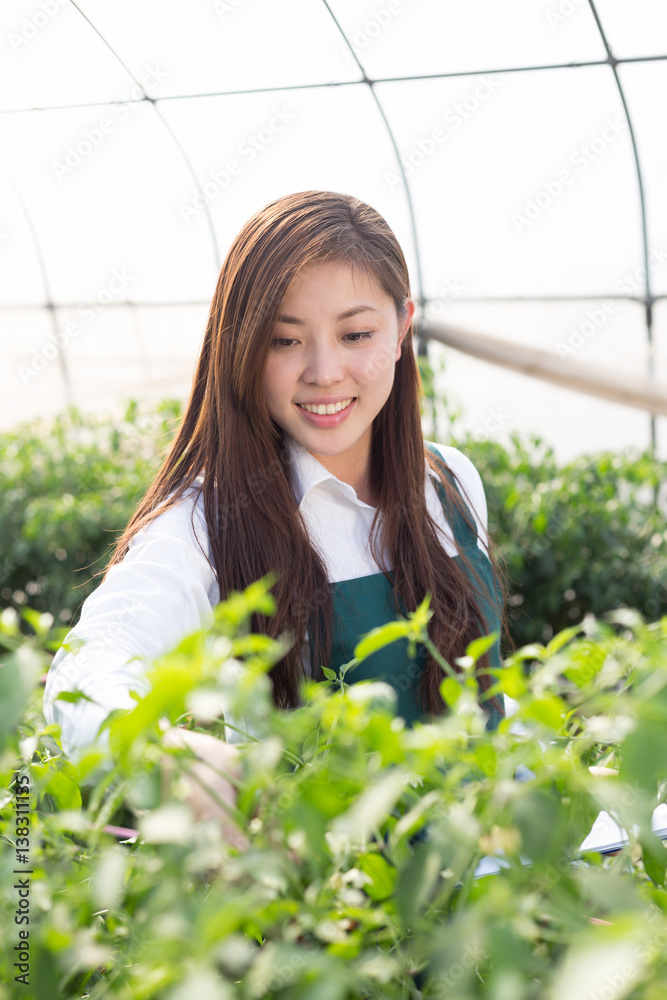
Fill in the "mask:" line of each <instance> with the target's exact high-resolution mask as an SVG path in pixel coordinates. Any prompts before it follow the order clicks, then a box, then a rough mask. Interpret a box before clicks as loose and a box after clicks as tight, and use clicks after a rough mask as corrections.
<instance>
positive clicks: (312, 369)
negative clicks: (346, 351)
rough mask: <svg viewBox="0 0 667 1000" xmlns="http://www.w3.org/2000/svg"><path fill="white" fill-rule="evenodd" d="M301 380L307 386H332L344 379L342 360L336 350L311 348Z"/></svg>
mask: <svg viewBox="0 0 667 1000" xmlns="http://www.w3.org/2000/svg"><path fill="white" fill-rule="evenodd" d="M301 377H302V379H303V381H304V382H306V383H308V384H309V385H322V386H324V385H332V384H333V383H334V382H340V381H341V380H342V379H343V377H344V372H343V364H342V359H341V357H340V354H339V352H338V351H337V350H336V348H335V347H334V348H332V347H313V348H312V349H311V350H310V351H309V352H308V356H307V358H306V364H305V367H304V370H303V373H302V376H301Z"/></svg>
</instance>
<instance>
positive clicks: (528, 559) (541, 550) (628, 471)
mask: <svg viewBox="0 0 667 1000" xmlns="http://www.w3.org/2000/svg"><path fill="white" fill-rule="evenodd" d="M457 445H458V447H460V448H461V449H462V451H464V452H465V454H467V455H469V457H470V458H471V459H472V460H473V462H474V463H475V464H476V466H477V468H478V469H479V471H480V474H481V476H482V480H483V482H484V487H485V489H486V494H487V501H488V507H489V530H490V532H491V533H492V536H493V537H494V538H496V540H497V541H498V543H499V547H500V552H501V554H502V557H503V559H504V562H505V565H506V567H507V573H508V576H509V580H510V583H511V591H512V593H511V594H510V598H509V608H508V612H509V615H510V623H511V631H512V635H513V638H514V641H515V642H516V643H517V644H519V645H523V644H525V643H527V642H531V641H532V640H533V639H535V638H537V639H538V640H540V641H545V640H548V639H549V638H550V637H551V636H552V635H553V634H554V632H558V631H560V630H561V629H563V628H565V627H566V626H568V625H571V624H572V622H573V621H580V620H581V619H582V618H583V617H584V615H585V614H587V613H589V612H592V613H593V614H596V615H600V614H603V613H604V612H605V611H608V610H609V609H611V608H618V607H621V606H626V607H631V608H636V609H638V610H640V611H641V612H642V614H643V615H644V616H645V617H647V618H648V619H649V620H652V619H656V618H658V617H659V616H661V615H663V614H665V612H667V529H666V521H665V504H666V501H667V496H665V495H664V494H663V497H662V501H661V504H660V505H659V504H658V503H657V502H656V497H658V496H659V490H660V487H661V486H663V485H664V484H665V483H667V462H659V461H657V460H655V459H652V458H651V457H650V456H649V455H648V454H643V455H636V456H633V455H627V454H620V455H616V454H611V453H601V454H598V455H584V456H581V457H579V458H576V459H575V460H574V461H572V462H568V463H567V464H565V465H559V464H558V463H557V462H556V459H555V457H554V454H553V451H552V450H551V449H550V448H549V447H547V446H546V445H545V444H544V442H542V441H541V440H540V439H539V438H532V439H531V440H530V441H529V442H527V443H524V442H522V441H521V440H520V439H519V438H518V437H517V436H514V437H513V439H512V446H511V448H507V449H506V448H503V447H502V446H501V445H499V444H496V443H493V442H477V441H474V440H472V439H464V440H461V441H460V442H457Z"/></svg>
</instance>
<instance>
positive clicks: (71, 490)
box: [0, 401, 667, 645]
mask: <svg viewBox="0 0 667 1000" xmlns="http://www.w3.org/2000/svg"><path fill="white" fill-rule="evenodd" d="M179 412H180V411H179V404H178V403H176V402H174V401H167V402H165V403H163V404H161V405H160V406H158V407H157V408H155V409H150V408H145V407H143V408H140V407H139V406H138V405H137V404H136V403H132V404H131V405H130V406H129V407H128V409H127V412H126V413H125V414H124V415H123V417H122V418H121V419H119V420H112V419H108V418H105V419H100V420H98V419H97V418H95V417H90V416H84V415H82V414H80V413H78V412H77V411H75V410H71V411H69V412H68V413H67V414H66V415H64V416H63V417H61V418H59V419H58V420H56V421H55V422H54V423H53V424H52V425H48V424H42V423H40V422H37V423H35V424H30V425H26V426H24V427H21V428H18V429H17V430H16V431H14V432H12V433H10V434H2V435H0V497H2V501H1V506H0V538H1V539H2V541H1V542H0V599H2V600H3V601H4V602H5V603H7V604H12V603H13V604H14V605H15V606H17V607H20V606H21V604H22V603H25V602H26V601H27V602H29V603H30V605H31V606H32V607H34V608H36V609H38V610H40V611H44V612H51V613H52V614H53V615H54V616H55V618H56V620H57V621H58V622H59V623H62V624H63V625H70V624H74V623H75V622H76V620H77V619H78V611H79V609H80V606H81V604H82V603H83V600H84V599H85V598H86V597H87V596H88V594H89V593H91V591H92V590H94V589H95V587H96V586H97V585H98V582H99V581H98V579H97V576H96V575H95V574H100V573H101V572H102V571H103V570H104V568H105V564H106V560H107V558H108V555H109V553H110V550H111V548H112V546H113V543H114V541H115V539H116V538H117V537H118V534H119V533H120V532H121V531H122V530H123V529H124V528H125V526H126V524H127V521H128V520H129V518H130V516H131V514H132V512H133V510H134V508H135V505H136V503H137V502H138V500H139V499H140V497H141V496H142V495H143V493H144V492H145V491H146V489H147V488H148V486H149V484H150V482H151V479H152V477H153V475H154V473H155V471H156V469H157V467H158V464H159V456H160V455H161V454H162V453H163V452H164V450H165V448H166V447H167V445H168V444H169V441H170V438H171V435H172V434H173V431H174V428H175V426H176V424H177V422H178V418H179ZM454 426H455V425H454ZM438 436H439V437H440V439H441V440H442V437H441V436H440V435H438ZM451 443H452V444H455V445H456V446H457V447H460V448H461V450H462V451H464V453H465V454H467V455H469V456H470V458H471V459H472V460H473V462H475V464H476V465H477V467H478V469H479V471H480V473H481V476H482V480H483V482H484V486H485V489H486V493H487V499H488V507H489V527H490V530H491V532H492V535H493V537H494V538H495V539H496V541H497V542H498V544H499V548H500V552H501V554H502V556H503V558H504V560H505V563H506V566H507V571H508V575H509V584H510V591H511V592H510V597H509V606H508V611H509V625H510V631H511V637H512V640H513V642H514V643H515V644H516V645H523V644H525V643H527V642H532V641H533V639H538V640H539V641H548V639H549V638H550V636H551V635H553V634H554V632H557V631H559V630H560V629H562V628H564V627H566V626H567V625H570V624H571V623H572V622H573V621H577V620H580V619H581V618H582V617H583V616H584V614H586V613H588V612H592V613H593V614H596V615H601V614H603V613H604V612H605V611H607V610H609V609H611V608H617V607H620V606H622V605H625V606H628V607H634V608H637V609H638V610H640V611H641V613H642V614H643V615H644V616H645V617H646V618H648V619H649V620H653V619H656V618H658V617H659V616H661V615H662V614H664V613H665V612H666V611H667V532H666V531H665V509H664V506H665V499H664V498H663V500H662V508H661V507H659V506H658V505H656V503H655V495H656V491H657V488H658V487H659V485H660V484H661V483H665V481H667V463H665V462H659V461H656V460H653V459H651V458H650V457H649V456H647V455H639V456H630V455H612V454H600V455H593V456H584V457H582V458H578V459H576V460H575V461H574V462H570V463H567V464H565V465H559V464H558V463H557V462H556V459H555V457H554V455H553V452H552V451H551V449H550V448H548V447H547V446H546V445H545V444H544V443H543V442H541V441H540V440H539V439H530V440H529V441H527V442H524V441H522V440H521V439H519V438H518V437H514V438H513V440H512V442H511V445H510V447H508V448H504V447H502V446H501V445H499V444H496V443H493V442H479V441H476V440H474V439H473V438H460V439H454V440H453V441H452V442H451Z"/></svg>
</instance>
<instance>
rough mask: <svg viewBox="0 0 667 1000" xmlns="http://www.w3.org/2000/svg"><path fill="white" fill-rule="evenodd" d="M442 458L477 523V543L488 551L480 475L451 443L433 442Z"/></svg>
mask: <svg viewBox="0 0 667 1000" xmlns="http://www.w3.org/2000/svg"><path fill="white" fill-rule="evenodd" d="M434 445H435V447H436V448H437V449H438V451H439V452H440V454H441V455H442V458H443V460H444V461H445V462H446V464H447V465H448V466H449V468H450V469H451V470H452V472H453V473H454V475H455V476H456V479H457V482H458V484H459V486H460V487H461V492H462V494H463V498H464V500H465V501H466V503H467V504H468V506H469V507H470V510H471V511H472V514H473V517H474V518H475V524H476V525H477V536H478V545H479V547H480V548H481V549H482V551H483V552H487V551H488V511H487V506H486V494H485V493H484V485H483V483H482V477H481V476H480V474H479V472H478V471H477V468H476V467H475V465H474V464H473V463H472V462H471V461H470V459H469V458H468V456H467V455H464V454H463V452H462V451H459V449H458V448H453V447H452V446H451V445H446V444H435V442H434Z"/></svg>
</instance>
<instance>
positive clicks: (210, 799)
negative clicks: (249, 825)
mask: <svg viewBox="0 0 667 1000" xmlns="http://www.w3.org/2000/svg"><path fill="white" fill-rule="evenodd" d="M163 744H164V746H167V747H183V748H188V749H190V750H191V751H192V753H193V754H194V755H195V756H196V757H197V758H198V759H197V760H191V761H188V762H187V763H186V765H185V768H184V770H183V774H182V778H183V780H184V781H185V782H186V784H187V785H188V788H189V792H188V797H187V799H186V801H187V803H188V805H189V806H190V808H191V809H192V811H193V813H194V816H195V819H197V820H206V819H217V820H219V821H220V827H221V829H222V833H223V836H224V837H225V839H226V840H228V841H229V843H230V844H232V846H233V847H236V848H238V850H241V851H243V850H245V849H246V848H247V846H248V843H249V841H248V838H247V837H246V835H245V833H243V831H242V830H241V829H240V828H239V827H238V826H237V824H236V823H235V822H234V820H233V819H232V818H231V816H230V815H229V812H228V811H227V810H226V809H225V806H227V807H228V808H229V809H231V810H234V809H235V808H236V798H237V793H236V788H235V786H234V785H233V784H232V783H231V781H228V780H227V778H225V777H224V775H226V774H229V775H231V776H232V777H234V778H240V777H241V767H240V761H239V757H240V753H239V751H238V749H237V748H236V747H234V746H232V745H231V744H229V743H225V742H224V741H223V740H219V739H217V738H216V737H215V736H209V735H208V734H207V733H195V732H192V731H191V730H189V729H180V728H178V727H176V728H170V729H167V730H166V732H165V733H164V735H163ZM166 767H167V769H171V768H173V767H174V761H173V759H171V757H170V756H169V755H168V757H167V761H166Z"/></svg>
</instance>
